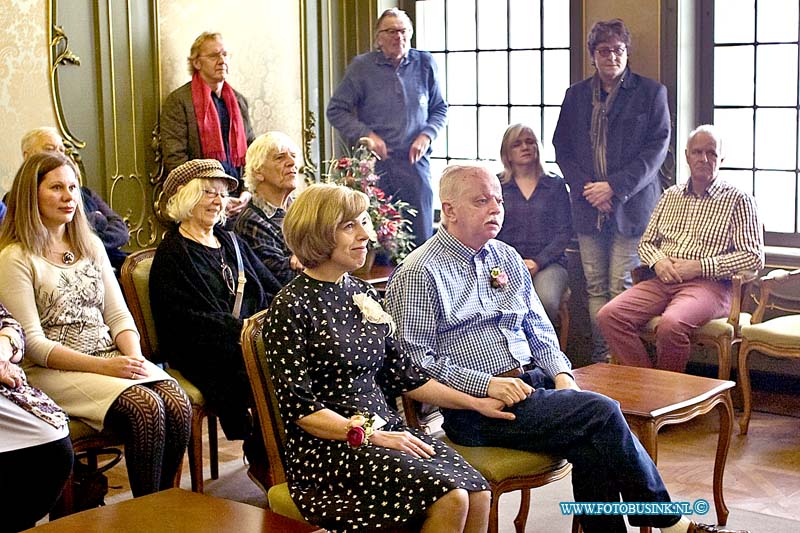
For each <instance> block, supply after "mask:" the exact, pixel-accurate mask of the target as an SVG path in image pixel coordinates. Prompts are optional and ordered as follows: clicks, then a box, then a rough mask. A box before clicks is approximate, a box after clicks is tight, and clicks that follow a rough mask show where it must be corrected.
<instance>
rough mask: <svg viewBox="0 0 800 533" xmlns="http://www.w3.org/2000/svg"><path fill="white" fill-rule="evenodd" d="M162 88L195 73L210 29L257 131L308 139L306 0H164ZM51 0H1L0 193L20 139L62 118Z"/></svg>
mask: <svg viewBox="0 0 800 533" xmlns="http://www.w3.org/2000/svg"><path fill="white" fill-rule="evenodd" d="M158 5H159V28H160V35H161V43H160V47H161V73H162V91H163V95H162V96H166V95H167V94H169V92H170V91H172V90H173V89H175V88H177V87H178V86H180V85H182V84H183V83H185V82H187V81H189V76H188V74H187V72H186V59H185V58H186V56H187V55H188V54H189V47H190V46H191V44H192V41H193V40H194V38H195V37H196V36H197V35H198V34H199V33H201V32H202V31H206V30H208V31H219V32H221V33H222V35H223V37H224V38H225V42H226V47H227V48H228V49H229V50H232V51H233V52H234V55H233V62H232V64H231V72H230V77H229V81H230V82H231V85H233V86H234V87H235V88H236V89H237V90H238V91H239V92H241V93H242V94H244V95H245V96H246V97H247V100H248V102H249V104H250V114H251V118H252V120H253V129H254V131H255V133H256V135H258V134H260V133H264V132H266V131H268V130H271V129H278V130H281V131H283V132H285V133H286V134H288V135H290V136H291V137H292V138H294V139H295V140H296V141H297V142H298V143H300V142H301V141H302V138H301V131H302V117H301V100H300V14H299V6H300V2H299V1H293V2H292V1H285V0H228V1H227V2H218V1H212V0H159V4H158ZM46 24H47V1H46V0H0V28H3V30H4V31H3V32H0V117H2V119H1V120H2V125H3V133H4V135H3V136H2V137H0V193H5V191H7V190H8V188H10V186H11V180H12V179H13V177H14V174H15V173H16V170H17V168H18V167H19V164H20V163H21V161H22V157H21V155H20V153H19V140H20V138H21V137H22V135H23V134H24V133H25V132H26V131H28V130H30V129H31V128H35V127H37V126H43V125H55V115H54V112H53V104H52V101H51V98H50V82H49V66H48V43H47V32H46Z"/></svg>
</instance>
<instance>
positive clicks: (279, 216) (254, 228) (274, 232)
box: [234, 195, 297, 285]
mask: <svg viewBox="0 0 800 533" xmlns="http://www.w3.org/2000/svg"><path fill="white" fill-rule="evenodd" d="M289 205H291V203H290V204H289ZM284 216H286V211H284V210H283V209H282V208H280V207H275V206H274V205H272V204H270V203H269V202H267V201H265V200H262V199H261V198H260V197H258V196H255V195H254V196H253V199H252V200H251V201H250V203H249V204H247V207H245V209H244V211H242V213H241V214H240V215H239V218H238V219H237V220H236V226H235V228H234V231H235V232H236V233H238V234H239V235H240V236H241V237H242V239H244V240H245V242H247V244H248V245H250V248H252V249H253V251H254V252H255V253H256V256H258V258H259V259H260V260H261V262H262V263H264V266H265V267H267V268H268V269H269V270H270V271H271V272H272V273H273V274H274V275H275V277H276V278H278V281H279V282H280V283H281V285H286V284H287V283H289V282H290V281H292V280H293V279H294V277H295V276H296V275H297V272H295V271H294V270H292V267H291V257H292V251H291V250H289V247H288V246H286V241H285V240H284V239H283V229H282V228H283V217H284Z"/></svg>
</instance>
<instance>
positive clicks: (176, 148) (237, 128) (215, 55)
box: [161, 32, 255, 223]
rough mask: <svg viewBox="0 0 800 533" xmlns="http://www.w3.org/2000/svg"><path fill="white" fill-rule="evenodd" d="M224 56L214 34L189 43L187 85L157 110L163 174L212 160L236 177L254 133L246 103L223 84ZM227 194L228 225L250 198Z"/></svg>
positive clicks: (241, 193)
mask: <svg viewBox="0 0 800 533" xmlns="http://www.w3.org/2000/svg"><path fill="white" fill-rule="evenodd" d="M230 58H231V53H230V52H229V51H227V50H226V49H225V43H224V42H223V40H222V35H221V34H219V33H210V32H203V33H201V34H200V35H199V36H198V37H197V39H195V40H194V43H192V48H191V50H190V52H189V57H188V58H187V62H188V66H189V74H191V75H192V81H190V82H188V83H186V84H185V85H182V86H181V87H178V88H177V89H175V90H174V91H173V92H172V93H171V94H170V95H169V96H168V97H167V99H166V100H165V101H164V106H163V109H162V111H161V150H162V152H163V155H164V167H165V168H164V173H165V174H169V172H170V171H172V169H174V168H175V167H177V166H179V165H181V164H182V163H185V162H186V161H189V160H191V159H216V160H217V161H219V162H220V163H222V166H223V168H224V169H225V172H226V173H227V174H228V175H230V176H233V177H234V178H236V179H239V178H241V176H242V171H243V169H244V164H245V154H246V152H247V147H248V146H249V145H250V143H251V142H253V139H255V135H254V134H253V129H252V128H251V127H250V114H249V113H248V109H247V100H245V98H244V96H242V95H241V94H240V93H239V92H237V91H236V90H234V89H233V87H231V86H230V84H229V83H227V82H226V81H225V80H226V78H227V76H228V63H229V61H230ZM239 183H240V184H241V183H242V181H241V180H239ZM232 196H233V197H231V198H230V199H229V201H228V206H227V215H228V220H229V221H231V223H232V222H233V221H235V217H236V216H237V215H238V214H239V213H240V212H241V211H242V210H243V209H244V208H245V206H246V205H247V203H248V202H249V201H250V197H251V195H250V193H249V192H248V191H246V190H243V188H242V186H241V185H240V188H239V190H238V191H236V192H234V193H233V194H232ZM236 196H238V198H236Z"/></svg>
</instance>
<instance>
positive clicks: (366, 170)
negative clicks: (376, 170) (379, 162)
mask: <svg viewBox="0 0 800 533" xmlns="http://www.w3.org/2000/svg"><path fill="white" fill-rule="evenodd" d="M372 168H373V165H372V163H371V161H360V162H359V163H358V171H359V172H361V174H363V175H364V176H369V175H370V174H372Z"/></svg>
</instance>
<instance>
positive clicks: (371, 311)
mask: <svg viewBox="0 0 800 533" xmlns="http://www.w3.org/2000/svg"><path fill="white" fill-rule="evenodd" d="M353 302H354V303H355V304H356V305H357V306H358V308H359V309H360V310H361V314H362V315H363V317H364V319H363V320H364V322H372V323H373V324H386V325H388V326H389V335H390V336H391V335H394V329H395V323H394V319H393V318H392V315H390V314H389V313H387V312H386V311H384V309H383V306H381V304H379V303H378V302H376V301H375V300H373V299H372V298H371V297H370V296H369V295H368V294H366V293H363V292H361V293H358V294H354V295H353Z"/></svg>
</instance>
